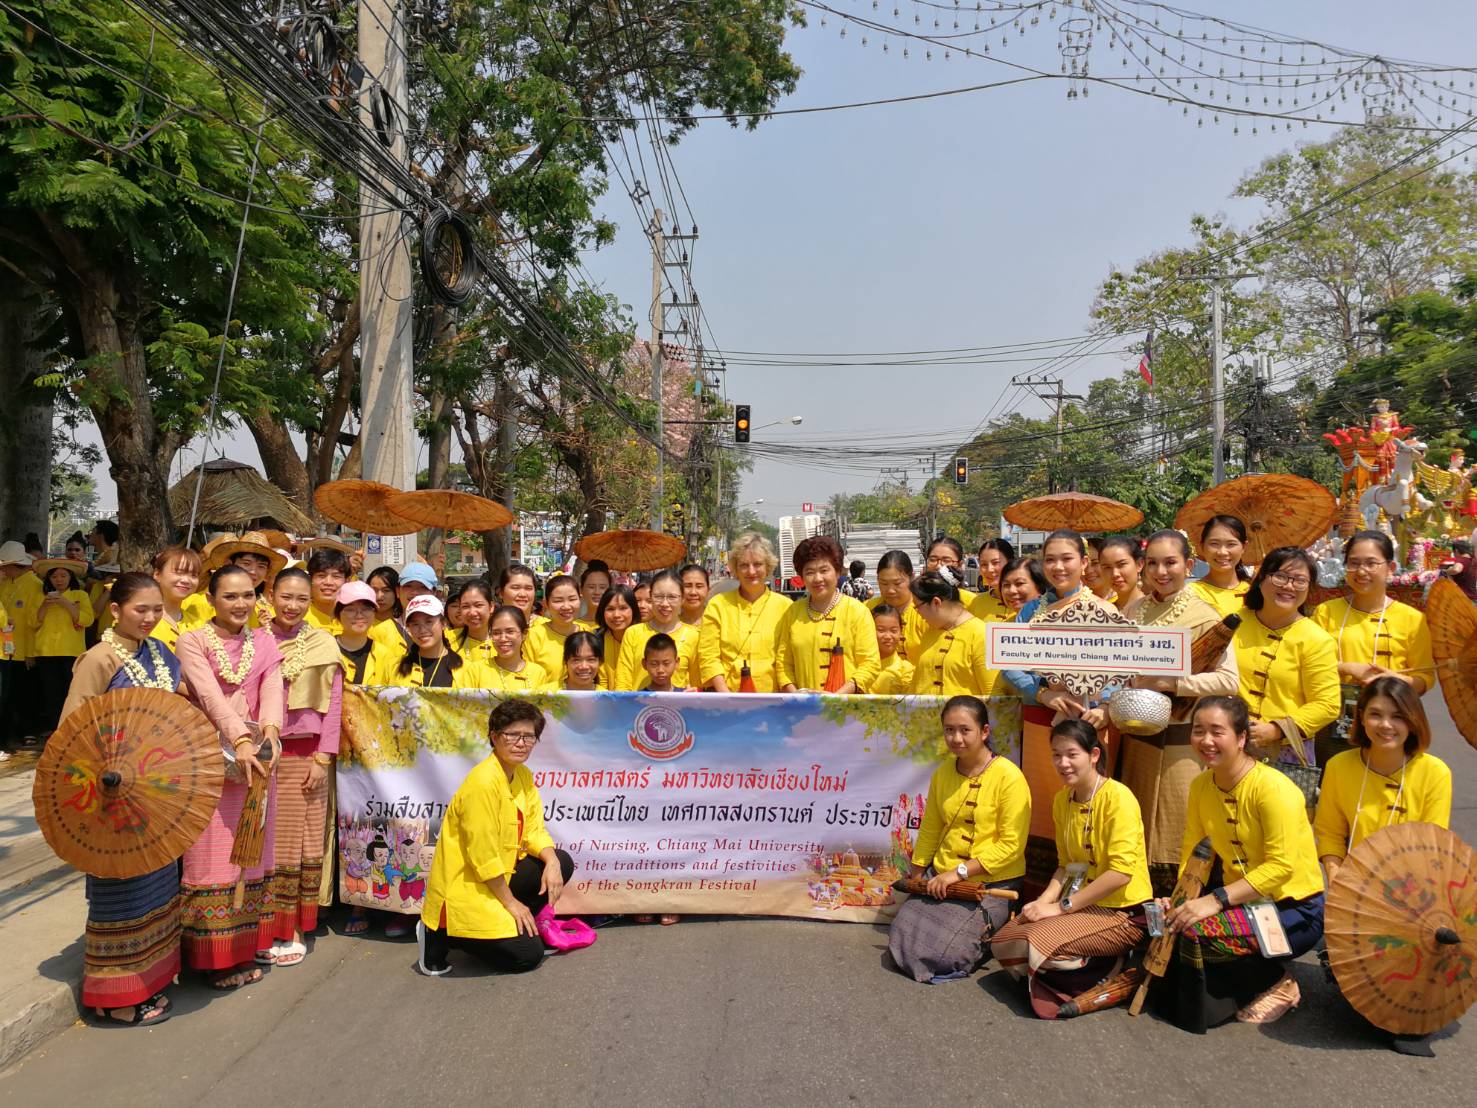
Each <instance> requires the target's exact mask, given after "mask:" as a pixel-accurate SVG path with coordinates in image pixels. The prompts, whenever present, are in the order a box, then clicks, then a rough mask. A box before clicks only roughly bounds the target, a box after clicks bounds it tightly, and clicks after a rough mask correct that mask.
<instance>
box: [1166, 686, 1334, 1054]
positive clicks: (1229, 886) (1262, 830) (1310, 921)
mask: <svg viewBox="0 0 1477 1108" xmlns="http://www.w3.org/2000/svg"><path fill="white" fill-rule="evenodd" d="M1251 727H1252V722H1251V716H1250V714H1249V713H1248V712H1247V710H1246V702H1245V701H1243V700H1241V699H1240V698H1239V697H1228V696H1208V697H1206V698H1204V699H1203V700H1201V701H1200V703H1199V704H1198V705H1196V707H1195V714H1194V716H1193V717H1192V722H1191V728H1192V731H1193V735H1194V739H1193V741H1194V744H1195V749H1196V751H1197V752H1198V753H1199V754H1200V758H1201V760H1202V761H1203V762H1204V763H1205V767H1206V768H1205V771H1204V772H1203V773H1201V774H1200V776H1199V777H1197V778H1195V780H1194V782H1192V783H1191V785H1190V802H1189V817H1188V819H1187V820H1186V821H1185V840H1184V844H1183V848H1182V858H1183V861H1182V862H1181V865H1182V866H1183V865H1184V864H1185V863H1188V862H1189V861H1190V859H1191V857H1192V855H1193V854H1194V852H1195V850H1196V848H1197V847H1198V846H1199V844H1200V841H1201V840H1202V839H1208V840H1210V850H1211V852H1212V854H1213V855H1214V856H1215V857H1216V858H1219V859H1220V863H1221V868H1222V879H1223V881H1224V884H1222V885H1218V886H1215V887H1213V888H1208V889H1206V890H1205V891H1204V892H1203V893H1202V894H1201V895H1200V896H1197V897H1195V898H1193V899H1191V900H1186V901H1184V902H1183V903H1181V904H1178V905H1175V904H1171V903H1170V902H1169V901H1168V900H1165V901H1162V902H1161V903H1162V905H1163V907H1164V909H1165V911H1166V912H1167V913H1168V917H1167V920H1166V924H1167V926H1168V928H1169V930H1170V931H1171V932H1172V933H1174V934H1176V935H1178V936H1179V938H1178V941H1177V944H1176V945H1177V949H1176V951H1175V954H1174V956H1173V957H1172V958H1171V959H1170V963H1169V971H1168V973H1167V974H1166V975H1165V976H1164V978H1163V980H1161V981H1157V982H1155V984H1154V995H1155V996H1156V998H1157V1003H1158V1005H1159V1007H1160V1010H1161V1011H1162V1012H1163V1013H1164V1014H1165V1016H1166V1017H1167V1018H1169V1019H1170V1020H1172V1021H1173V1022H1174V1023H1175V1024H1177V1025H1178V1026H1179V1027H1182V1028H1184V1029H1185V1030H1186V1031H1195V1032H1198V1033H1204V1032H1205V1030H1206V1029H1207V1028H1210V1027H1214V1026H1216V1025H1217V1024H1220V1023H1224V1022H1226V1021H1227V1020H1229V1019H1231V1018H1232V1017H1233V1016H1234V1017H1235V1018H1236V1019H1238V1020H1240V1021H1241V1022H1243V1023H1271V1022H1272V1021H1274V1020H1277V1019H1280V1018H1281V1017H1282V1016H1284V1015H1286V1014H1287V1013H1288V1012H1290V1011H1291V1010H1292V1009H1294V1008H1296V1007H1297V1006H1298V1003H1299V1002H1300V1001H1301V999H1302V994H1301V993H1300V992H1299V990H1298V984H1297V981H1296V980H1294V979H1293V977H1292V974H1291V973H1290V972H1289V967H1290V965H1291V963H1292V960H1293V959H1294V958H1297V957H1298V956H1299V955H1302V954H1306V953H1307V952H1308V951H1310V950H1312V949H1313V947H1314V946H1316V945H1317V944H1318V940H1319V939H1321V938H1322V937H1323V874H1322V873H1321V872H1320V871H1319V869H1318V852H1317V849H1316V847H1315V846H1314V843H1313V828H1312V826H1311V825H1310V824H1309V823H1308V817H1307V812H1306V809H1305V806H1304V801H1303V794H1302V792H1301V791H1300V790H1299V789H1298V787H1297V786H1296V785H1294V784H1293V783H1292V781H1290V780H1289V779H1288V778H1287V777H1286V776H1285V775H1283V774H1281V773H1278V772H1277V771H1276V770H1275V769H1273V768H1272V767H1271V766H1269V765H1265V764H1263V763H1262V762H1258V761H1257V760H1256V759H1255V758H1253V757H1252V756H1251V754H1250V753H1249V749H1250V747H1251ZM1253 911H1255V912H1256V913H1258V915H1259V916H1263V917H1265V919H1264V921H1263V922H1262V923H1261V924H1260V926H1261V927H1262V929H1263V933H1264V934H1267V935H1268V938H1269V944H1270V945H1269V947H1268V949H1266V950H1263V949H1262V947H1261V945H1260V943H1259V940H1258V938H1257V932H1256V927H1257V926H1258V925H1257V924H1256V923H1255V922H1254V919H1253V915H1252V913H1253ZM1279 924H1280V927H1279V926H1278V925H1279Z"/></svg>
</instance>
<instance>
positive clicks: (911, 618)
mask: <svg viewBox="0 0 1477 1108" xmlns="http://www.w3.org/2000/svg"><path fill="white" fill-rule="evenodd" d="M881 603H883V600H882V598H881V597H880V596H874V597H872V599H871V600H868V601H867V611H869V612H870V611H872V610H873V609H875V608H876V607H877V605H879V604H881ZM902 622H903V641H902V644H901V645H900V646H899V647H898V649H899V650H900V651H901V652H902V655H903V657H904V658H906V659H908V660H909V661H917V659H918V648H919V646H921V645H922V643H923V636H924V635H926V634H928V624H927V623H926V622H925V621H924V619H923V617H922V616H920V615H919V614H918V605H916V604H909V605H908V606H907V607H906V608H904V609H903V612H902Z"/></svg>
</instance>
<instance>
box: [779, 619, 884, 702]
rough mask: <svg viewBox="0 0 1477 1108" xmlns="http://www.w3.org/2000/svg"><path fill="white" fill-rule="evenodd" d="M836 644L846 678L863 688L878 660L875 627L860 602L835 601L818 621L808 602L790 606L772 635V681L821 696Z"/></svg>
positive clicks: (873, 676)
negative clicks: (832, 650)
mask: <svg viewBox="0 0 1477 1108" xmlns="http://www.w3.org/2000/svg"><path fill="white" fill-rule="evenodd" d="M837 642H839V643H840V644H841V648H842V651H843V655H842V656H843V657H844V658H845V659H846V679H847V680H848V681H855V682H856V687H857V688H859V689H867V688H870V687H871V685H872V681H873V679H874V678H875V677H876V676H877V669H878V666H879V665H880V664H881V661H882V656H881V654H880V653H878V650H877V625H876V624H874V623H873V622H872V613H871V612H869V611H867V608H866V606H865V605H864V604H863V603H862V602H861V601H860V600H855V599H853V598H852V597H849V596H838V597H837V598H836V606H835V607H834V608H832V609H831V611H830V613H829V614H828V615H826V616H825V617H824V618H822V619H812V618H811V614H810V598H809V597H806V596H802V597H800V599H798V600H796V601H794V602H793V603H792V604H791V605H790V606H789V609H788V610H787V611H786V612H785V613H784V614H783V615H782V616H781V617H780V620H779V624H778V626H776V628H775V632H774V655H775V666H774V669H775V681H776V682H777V683H778V685H779V687H781V688H783V687H784V686H785V685H794V686H795V688H797V689H801V690H804V689H810V690H812V691H816V692H818V691H820V689H821V688H822V687H823V686H824V685H825V683H826V671H827V670H828V669H829V668H830V665H831V647H832V645H833V644H835V643H837Z"/></svg>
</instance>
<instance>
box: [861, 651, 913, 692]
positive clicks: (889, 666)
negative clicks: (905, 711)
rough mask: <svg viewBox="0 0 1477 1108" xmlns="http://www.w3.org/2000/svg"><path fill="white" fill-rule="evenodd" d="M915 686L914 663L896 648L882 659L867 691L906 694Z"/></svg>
mask: <svg viewBox="0 0 1477 1108" xmlns="http://www.w3.org/2000/svg"><path fill="white" fill-rule="evenodd" d="M912 687H913V663H912V662H910V661H908V660H907V659H906V658H904V657H903V655H902V651H901V650H895V651H893V652H892V653H891V654H889V655H888V656H887V657H886V658H883V659H882V661H881V668H880V669H879V670H878V671H877V676H876V678H875V679H873V681H872V687H871V688H870V689H867V690H866V691H867V692H869V693H871V694H872V695H874V696H905V695H907V693H908V692H909V691H910V690H911V689H912Z"/></svg>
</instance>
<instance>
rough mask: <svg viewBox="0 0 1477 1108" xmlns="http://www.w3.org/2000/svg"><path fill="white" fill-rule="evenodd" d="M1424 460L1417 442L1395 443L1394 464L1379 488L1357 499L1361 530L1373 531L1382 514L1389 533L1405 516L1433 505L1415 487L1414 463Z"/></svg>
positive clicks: (1401, 441) (1421, 445) (1424, 446)
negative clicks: (1361, 519)
mask: <svg viewBox="0 0 1477 1108" xmlns="http://www.w3.org/2000/svg"><path fill="white" fill-rule="evenodd" d="M1425 456H1426V444H1425V443H1423V442H1418V441H1416V440H1410V441H1407V440H1405V439H1396V440H1395V464H1394V466H1393V467H1392V468H1391V471H1390V476H1389V477H1387V478H1385V483H1384V484H1382V485H1371V486H1370V487H1369V488H1367V489H1365V490H1364V495H1363V496H1361V497H1360V498H1359V514H1360V515H1362V516H1363V517H1364V526H1365V527H1368V528H1370V529H1371V530H1372V529H1374V528H1375V527H1376V526H1377V525H1378V524H1379V517H1380V512H1381V511H1383V512H1384V513H1385V518H1386V519H1387V520H1388V521H1389V523H1390V527H1391V530H1392V531H1393V529H1394V528H1396V527H1398V526H1399V525H1400V524H1402V523H1404V522H1405V519H1406V517H1407V516H1414V515H1419V514H1421V513H1422V512H1427V511H1430V510H1431V508H1432V507H1434V506H1435V505H1433V504H1432V502H1431V501H1429V500H1427V499H1426V498H1425V497H1424V496H1422V495H1421V493H1420V489H1419V488H1417V486H1416V479H1415V467H1416V463H1417V462H1419V461H1420V460H1421V459H1422V458H1424V457H1425Z"/></svg>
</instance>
